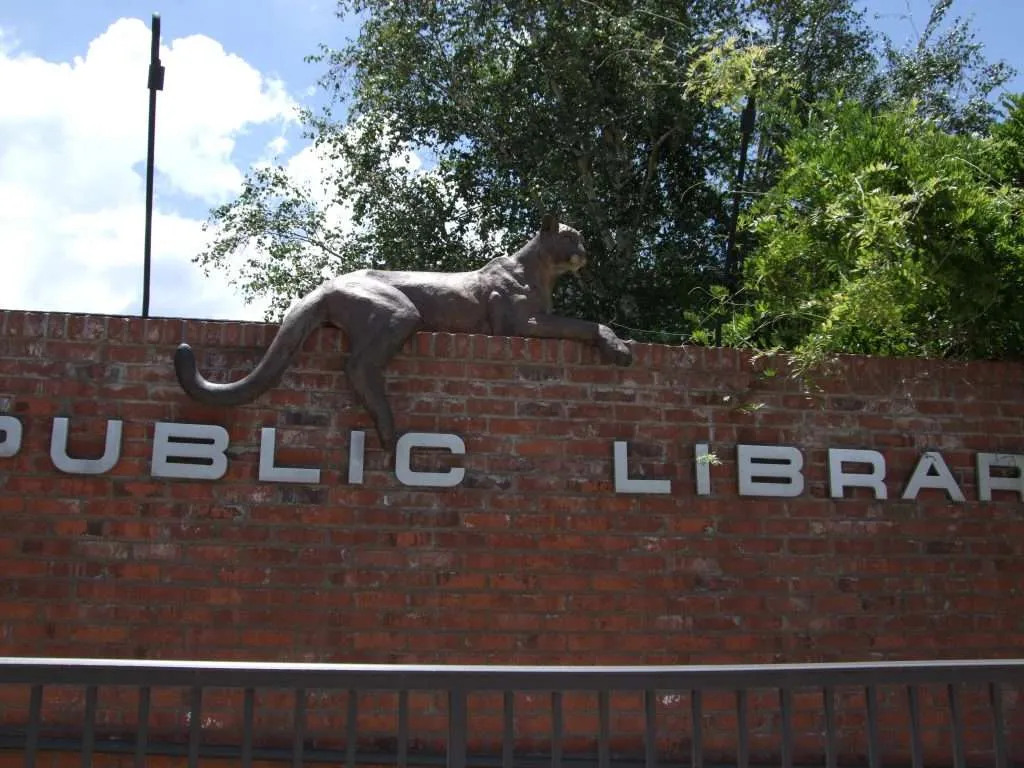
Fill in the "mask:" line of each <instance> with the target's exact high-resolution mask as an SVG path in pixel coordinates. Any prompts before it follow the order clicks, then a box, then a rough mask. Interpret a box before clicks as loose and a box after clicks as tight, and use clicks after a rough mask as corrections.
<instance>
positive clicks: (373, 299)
mask: <svg viewBox="0 0 1024 768" xmlns="http://www.w3.org/2000/svg"><path fill="white" fill-rule="evenodd" d="M352 293H353V294H354V295H350V296H348V297H347V301H346V304H347V306H346V308H345V318H344V323H343V327H344V328H345V331H346V333H347V334H348V337H349V344H350V345H351V349H352V352H351V354H350V355H349V358H348V363H347V364H346V366H345V373H346V375H347V376H348V380H349V383H350V384H351V386H352V389H353V390H354V391H355V393H356V396H357V397H358V398H359V400H360V401H361V402H362V403H363V405H364V406H365V407H366V409H367V410H368V411H369V412H370V416H371V417H372V418H373V422H374V425H375V426H376V428H377V435H378V437H379V438H380V441H381V444H382V446H383V447H384V449H385V450H386V451H387V452H388V453H389V454H393V453H394V449H395V443H396V435H395V420H394V415H393V414H392V411H391V406H390V404H389V403H388V399H387V395H386V392H385V381H384V368H385V367H386V366H387V364H388V362H389V361H390V360H391V358H393V357H394V356H395V355H396V354H398V352H399V351H400V350H401V349H402V346H403V345H404V344H405V342H406V341H407V340H408V338H409V337H410V336H412V334H413V333H415V332H416V329H417V328H419V327H420V325H421V323H422V319H421V318H420V314H419V311H418V310H417V309H416V306H415V305H414V304H413V303H412V302H411V301H410V300H409V299H408V298H407V297H406V296H405V295H404V294H403V293H401V292H400V291H399V290H397V289H396V288H392V287H391V286H388V285H383V284H381V285H374V286H372V287H370V286H360V290H358V291H353V292H352Z"/></svg>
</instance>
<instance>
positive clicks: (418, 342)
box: [0, 308, 1024, 394]
mask: <svg viewBox="0 0 1024 768" xmlns="http://www.w3.org/2000/svg"><path fill="white" fill-rule="evenodd" d="M277 326H278V324H277V323H267V322H261V321H249V320H216V319H203V318H182V317H149V318H142V317H139V316H137V315H113V314H112V315H105V314H92V313H76V312H50V311H33V310H19V309H2V308H0V336H2V337H7V338H12V337H21V338H25V337H30V338H42V339H47V338H52V339H62V340H68V341H95V340H99V339H106V340H108V341H114V342H120V343H129V344H131V343H137V344H166V345H168V347H173V346H176V345H177V344H178V343H180V342H182V341H187V342H188V343H190V344H192V345H193V346H196V347H197V348H198V347H207V348H209V347H236V348H238V347H243V348H244V347H252V348H261V347H265V346H266V345H267V344H269V342H270V340H271V339H272V338H273V334H274V332H275V330H276V328H277ZM337 333H338V331H336V330H334V329H330V328H325V329H323V330H321V331H317V332H315V333H314V334H313V336H314V337H317V336H319V338H316V339H314V340H313V341H312V347H313V349H316V350H322V351H324V352H336V351H338V350H339V342H338V341H335V340H334V339H333V338H331V336H330V335H331V334H337ZM324 338H326V339H327V341H326V343H323V342H322V341H321V340H322V339H324ZM342 343H343V342H342ZM307 348H309V347H307ZM633 353H634V363H633V365H634V366H635V367H644V368H654V369H658V368H675V367H686V368H697V369H701V370H708V369H713V370H718V371H723V372H727V371H735V372H741V371H763V370H765V369H775V370H776V371H777V372H779V373H782V372H785V371H786V369H787V368H788V360H789V357H788V355H785V354H777V355H767V356H760V357H758V356H757V355H756V354H755V353H754V352H752V351H748V350H740V349H734V348H730V347H700V346H687V345H680V346H669V345H663V344H649V343H635V344H633ZM403 354H405V355H412V356H429V357H434V356H436V357H444V358H447V359H459V358H475V359H494V360H504V359H509V358H514V359H517V360H521V361H525V362H530V361H533V362H537V363H544V362H559V363H568V364H573V363H583V364H586V363H588V362H595V363H596V362H598V360H597V356H596V354H594V353H592V352H590V351H589V350H587V349H585V345H581V344H579V343H577V342H571V341H561V340H556V339H523V338H519V337H489V336H473V335H467V334H452V333H420V334H418V336H417V338H416V339H415V340H413V341H410V342H409V343H408V344H407V345H406V347H405V349H404V350H403ZM877 374H884V375H886V376H911V375H914V376H921V375H925V376H928V375H942V376H944V377H949V376H953V377H966V378H970V379H972V380H975V381H977V380H985V381H991V382H1000V383H1020V384H1021V386H1022V394H1024V362H1022V361H987V360H971V361H963V360H949V359H935V358H914V357H906V358H896V357H876V356H870V355H852V354H842V355H837V356H835V365H834V366H833V367H832V370H831V373H828V372H826V373H824V374H822V373H819V374H817V376H818V377H819V378H828V377H829V376H830V375H831V376H834V377H840V378H846V377H850V376H859V375H863V376H873V375H877Z"/></svg>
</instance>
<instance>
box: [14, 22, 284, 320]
mask: <svg viewBox="0 0 1024 768" xmlns="http://www.w3.org/2000/svg"><path fill="white" fill-rule="evenodd" d="M149 43H150V32H149V29H148V28H147V27H146V25H145V24H144V23H143V22H142V21H139V20H137V19H121V20H119V21H117V22H115V23H113V24H112V25H111V26H110V27H109V28H108V29H107V31H106V32H104V33H103V34H102V35H100V36H99V37H97V38H96V39H95V40H93V41H92V42H91V43H90V44H89V47H88V51H87V52H86V54H85V55H84V56H82V57H76V58H75V59H74V60H72V61H70V62H51V61H46V60H44V59H41V58H38V57H34V56H32V55H31V54H30V53H28V52H25V51H20V50H18V49H17V48H16V45H15V38H14V37H13V35H12V34H11V32H10V31H6V32H3V31H0V233H2V235H0V307H4V308H12V309H13V308H22V309H39V310H52V311H77V312H103V313H125V314H132V313H137V312H138V311H139V310H140V308H141V294H142V289H141V284H142V252H143V215H144V208H143V198H144V190H145V181H144V173H145V161H146V109H147V100H148V91H147V90H146V87H145V78H146V75H145V73H146V69H147V67H148V62H149ZM161 59H162V61H163V63H164V65H165V66H166V67H167V74H166V80H165V86H164V87H165V90H164V91H162V92H161V93H160V95H159V98H158V107H157V110H158V122H157V151H156V157H157V171H158V177H157V182H158V183H157V203H156V211H155V215H154V223H153V282H152V301H151V313H152V314H154V315H178V316H191V317H222V318H239V319H241V318H258V317H261V316H262V313H263V305H260V306H245V305H244V304H243V303H242V301H241V299H240V298H239V297H238V296H237V295H236V294H235V292H234V291H233V289H231V288H230V287H229V286H227V285H226V284H225V283H226V280H225V278H224V277H223V276H215V277H213V278H210V279H206V278H205V277H204V276H203V274H202V271H201V270H200V269H199V267H197V266H195V265H193V264H192V263H191V259H192V257H193V256H194V255H195V254H196V253H197V252H198V251H199V250H200V249H201V248H202V247H203V245H204V244H205V241H206V237H205V235H204V233H202V232H201V230H200V227H201V224H202V218H205V211H206V209H207V208H208V207H209V206H210V205H211V204H216V203H218V202H221V201H223V200H226V199H229V198H230V197H231V196H232V195H234V194H235V193H236V192H237V191H238V190H239V188H240V185H241V181H242V175H243V171H242V169H240V168H238V167H237V166H236V165H235V164H234V162H233V161H232V152H233V151H234V149H235V145H236V142H237V141H239V139H240V138H243V137H244V136H245V134H246V132H247V130H249V129H250V128H252V127H254V126H261V125H262V126H270V127H272V128H274V127H278V128H280V130H281V131H283V130H284V128H285V127H286V126H287V125H288V124H289V123H290V122H291V121H293V120H294V119H295V113H294V107H295V104H294V102H293V100H292V99H291V98H290V97H289V95H288V94H287V92H286V90H285V87H284V85H283V84H282V83H281V82H279V81H274V80H269V79H267V78H265V77H263V76H262V75H261V74H260V73H259V72H258V71H257V70H255V69H254V68H253V67H251V66H250V65H249V64H247V63H246V62H245V61H244V60H242V59H241V58H239V57H237V56H234V55H232V54H229V53H227V52H225V51H224V49H223V48H222V47H221V45H220V44H219V43H217V42H216V41H215V40H212V39H210V38H208V37H204V36H201V35H194V36H191V37H186V38H180V39H177V40H173V41H171V42H170V44H169V45H167V46H164V47H162V48H161ZM271 144H272V146H274V147H276V148H280V149H281V150H283V149H284V147H285V146H286V144H285V143H284V141H283V139H282V140H280V141H278V140H273V141H272V142H271ZM167 193H171V195H170V198H171V200H173V202H174V203H175V205H172V204H171V203H170V202H168V200H167V197H166V196H167ZM161 195H164V196H165V197H164V199H163V200H162V199H161ZM181 205H186V206H187V208H188V210H187V211H183V210H182V208H181ZM197 217H202V218H197Z"/></svg>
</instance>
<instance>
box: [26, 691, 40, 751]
mask: <svg viewBox="0 0 1024 768" xmlns="http://www.w3.org/2000/svg"><path fill="white" fill-rule="evenodd" d="M42 710H43V686H41V685H33V686H32V688H31V690H30V691H29V696H28V732H27V733H26V734H25V768H35V764H36V751H37V750H38V748H39V721H40V719H41V717H42Z"/></svg>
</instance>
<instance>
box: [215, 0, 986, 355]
mask: <svg viewBox="0 0 1024 768" xmlns="http://www.w3.org/2000/svg"><path fill="white" fill-rule="evenodd" d="M942 2H944V0H940V4H941V3H942ZM339 14H340V15H349V14H358V15H359V17H360V18H361V19H362V20H363V22H362V26H361V29H360V33H359V36H358V38H357V39H356V40H354V41H353V42H352V43H351V44H349V45H347V46H345V47H343V48H341V49H340V50H329V49H326V48H324V49H323V50H322V51H321V52H320V54H319V55H318V56H317V57H314V59H315V60H316V61H318V62H320V63H321V64H323V65H325V66H326V72H325V74H324V76H323V78H322V83H321V84H322V86H323V88H324V89H325V90H326V91H328V92H329V93H331V94H333V95H334V96H336V97H337V101H338V103H339V104H340V106H341V112H340V115H338V116H336V115H335V114H334V112H333V111H332V110H326V111H324V112H323V113H317V114H313V113H308V112H307V113H306V114H305V115H304V120H305V123H306V127H307V129H308V132H309V136H310V138H311V139H312V140H313V142H314V144H315V146H316V148H317V151H318V153H319V156H320V157H321V158H323V161H324V166H325V168H327V169H329V173H328V175H327V178H326V179H325V184H324V187H323V189H319V188H317V189H308V188H303V187H301V186H299V185H297V184H296V182H295V180H294V179H293V178H291V177H290V176H289V174H288V173H287V172H286V171H285V169H283V168H280V167H272V168H261V169H257V170H255V171H254V172H253V173H252V174H250V176H249V177H248V179H247V180H246V186H245V188H244V190H243V192H242V194H241V195H240V196H239V197H238V198H237V199H236V200H233V201H231V202H230V203H228V204H226V205H224V206H221V207H220V208H218V209H216V210H215V211H214V212H213V214H212V217H211V222H210V224H211V230H210V231H211V235H212V239H211V243H210V246H209V248H208V249H207V250H206V251H205V252H204V253H202V254H200V256H199V257H198V259H197V260H198V261H199V263H201V264H202V265H204V266H205V267H207V268H208V269H227V268H229V265H230V264H231V263H232V261H233V258H234V257H236V256H237V255H239V254H242V255H243V257H244V262H243V266H242V267H241V269H240V270H239V271H238V273H237V275H236V280H237V283H238V285H239V286H240V287H241V288H242V290H243V293H244V294H245V295H247V296H249V297H255V296H262V295H270V296H271V297H273V305H272V313H273V314H279V313H280V311H281V310H283V309H284V308H285V307H286V306H287V305H288V303H289V302H290V300H291V299H292V298H293V297H294V296H296V295H299V294H302V293H305V292H306V291H308V290H310V289H311V288H312V287H313V286H314V285H315V284H316V283H317V282H319V281H320V280H321V279H323V278H324V277H326V276H328V275H333V274H337V273H341V272H346V271H350V270H352V269H357V268H359V267H363V266H374V267H384V268H393V269H441V270H458V269H470V268H474V267H476V266H479V265H480V264H482V263H483V262H485V261H486V260H487V259H489V258H491V257H492V256H493V255H494V253H495V251H507V250H510V249H512V248H514V247H516V246H517V245H518V244H519V243H520V242H521V241H522V239H523V238H525V237H526V236H528V235H529V234H531V232H532V230H534V229H535V227H536V226H537V222H538V221H539V219H540V216H541V214H542V213H543V212H546V211H554V212H556V213H558V214H559V215H560V216H561V217H562V218H563V220H565V221H568V222H571V223H573V224H574V225H576V226H577V227H579V228H580V229H581V230H582V231H583V233H584V235H585V236H586V238H587V240H588V245H589V251H590V254H591V261H590V265H589V266H588V268H587V269H586V270H585V271H584V273H583V275H582V276H581V279H580V280H578V281H563V283H562V284H561V285H560V286H559V293H558V295H557V296H556V302H557V303H558V305H559V307H560V309H561V310H562V311H567V312H570V313H573V314H578V315H580V316H584V317H588V318H590V319H594V320H600V321H603V322H609V323H611V324H613V325H615V326H617V329H618V330H619V332H620V333H623V334H624V335H632V336H633V337H634V338H645V339H652V340H657V341H665V340H671V341H678V340H679V339H680V338H681V337H683V338H686V337H692V338H697V339H698V340H699V339H701V338H709V336H708V335H707V334H703V335H702V334H701V330H700V329H701V328H708V327H713V325H714V324H715V323H716V322H719V321H718V320H716V318H715V316H714V313H715V312H716V311H719V316H722V314H724V313H727V312H732V311H733V309H734V307H735V302H734V294H733V289H735V288H736V287H737V286H736V283H735V279H736V278H737V277H738V276H739V275H740V274H741V265H742V257H743V255H744V253H746V252H748V251H749V250H750V249H751V248H753V247H755V246H756V245H757V243H758V237H761V236H763V234H764V233H763V232H754V233H753V234H754V235H756V236H755V237H752V236H751V233H749V232H748V233H744V232H740V233H739V235H738V236H737V237H735V238H734V237H732V232H731V224H732V223H733V222H734V221H735V216H736V215H737V214H739V213H743V212H744V211H746V210H747V208H748V207H749V206H750V205H751V204H752V203H753V202H754V201H756V200H758V199H759V198H760V197H761V196H763V195H765V194H771V193H772V190H773V189H774V188H775V186H776V184H777V183H778V181H779V180H780V178H782V177H783V176H784V174H786V173H787V172H788V171H789V170H790V166H791V165H792V164H793V163H795V162H798V161H799V156H798V155H794V154H793V153H792V152H790V151H789V147H790V142H791V140H792V137H794V136H796V135H801V134H802V132H805V131H806V130H807V128H808V126H810V125H813V124H816V121H819V119H820V117H821V109H822V107H821V105H822V104H824V105H825V107H824V108H825V109H827V108H828V106H827V105H828V100H829V98H830V96H831V95H832V94H834V93H835V92H836V91H840V90H842V91H845V92H847V93H849V94H853V95H854V96H856V97H857V98H864V99H867V101H868V103H869V104H870V105H871V108H872V109H875V110H881V109H884V108H887V106H888V105H889V104H890V103H891V102H894V101H897V102H898V101H899V100H902V99H903V98H904V95H905V94H904V90H906V89H904V90H899V89H896V88H889V89H888V90H886V88H883V87H882V85H880V83H884V82H885V80H884V78H883V77H881V75H880V72H882V71H883V70H884V67H885V66H889V69H890V70H893V71H895V69H894V67H896V65H885V64H884V62H882V61H880V59H879V58H878V57H877V56H876V54H875V53H873V51H874V49H875V48H876V47H877V43H878V41H877V40H876V39H875V37H874V35H873V34H872V33H871V32H870V30H869V29H868V27H867V26H866V24H865V22H864V17H863V13H861V12H859V11H857V10H856V4H855V2H854V0H741V2H736V0H695V2H688V3H678V2H676V1H675V0H637V1H635V2H634V1H631V2H626V1H625V0H565V2H562V1H561V0H559V1H557V2H556V0H539V1H536V0H531V2H525V0H509V2H503V3H494V2H491V1H490V0H461V1H460V2H456V1H455V0H399V1H398V2H396V1H395V0H341V2H339ZM942 39H945V38H942ZM929 40H932V41H933V38H929ZM931 45H932V43H931V42H929V43H928V44H926V45H924V47H923V48H921V50H922V51H924V52H925V53H927V52H928V51H930V50H931V47H930V46H931ZM965 45H966V42H965V41H964V40H963V39H960V38H957V39H956V40H954V41H953V43H951V44H950V45H948V46H946V47H945V48H944V49H943V50H944V52H945V53H944V54H943V55H944V56H945V58H944V59H942V61H944V62H946V63H947V64H949V66H953V67H954V68H953V69H949V68H948V67H946V68H944V67H945V65H943V66H938V65H936V66H931V65H930V64H929V66H928V67H925V66H923V65H922V66H918V65H917V63H915V62H918V61H919V60H923V59H922V57H924V54H921V55H920V56H918V58H917V59H913V61H910V60H909V59H908V61H910V63H905V64H901V65H900V66H901V67H902V69H900V71H901V72H904V73H911V72H915V73H918V74H915V75H914V77H910V75H907V76H906V77H905V78H904V79H905V80H906V81H907V82H913V83H917V84H918V86H917V87H920V88H922V89H925V90H927V92H928V94H929V101H928V103H929V104H931V105H933V107H929V109H931V110H932V112H936V113H942V110H943V109H946V110H947V111H949V110H952V111H955V110H957V109H960V106H961V105H962V104H963V103H964V95H965V94H967V95H970V96H971V98H973V95H977V94H979V93H981V91H979V88H980V87H981V86H979V85H978V82H977V81H976V80H971V79H970V78H969V77H968V75H970V73H973V72H976V71H977V67H976V66H975V65H976V64H977V61H974V60H972V62H973V63H972V62H968V64H969V66H963V67H960V68H959V69H956V68H955V66H954V65H957V64H958V61H959V60H957V58H956V57H957V55H960V54H962V55H963V56H967V55H968V53H970V52H971V51H974V49H968V48H965V47H964V46H965ZM957 46H960V47H957ZM957 51H960V54H957ZM975 53H978V52H975ZM971 55H973V54H971ZM978 55H980V53H979V54H978ZM925 58H926V57H925ZM940 58H941V57H940ZM929 61H931V59H929ZM958 78H959V79H958ZM965 78H967V79H966V80H965ZM988 82H991V79H989V80H985V81H984V83H988ZM886 87H888V86H886ZM908 88H909V86H908ZM957 89H959V90H957ZM911 90H912V89H911ZM988 93H989V92H988V91H985V92H984V93H983V94H982V96H987V95H988ZM950 94H952V95H950ZM944 95H950V98H949V99H947V100H946V101H942V98H940V97H943V96H944ZM982 100H984V99H982ZM943 105H945V106H943ZM335 106H338V105H335ZM744 110H746V113H747V114H748V115H749V116H750V117H753V118H754V119H753V120H748V121H747V122H748V127H750V128H751V130H749V131H747V132H743V131H741V123H742V121H741V113H743V112H744ZM958 119H959V118H958ZM979 119H980V118H979ZM954 122H955V121H954ZM961 122H963V121H961ZM964 124H966V123H964ZM943 127H944V128H946V129H947V130H948V127H947V126H943ZM741 147H743V148H745V149H746V152H745V153H744V152H741ZM410 152H415V154H416V155H418V156H419V157H421V158H424V159H425V161H426V164H425V166H424V167H416V165H415V164H409V163H406V162H403V161H402V158H403V157H404V156H405V155H406V154H407V153H410ZM741 161H742V162H741ZM741 168H742V169H743V170H744V172H745V173H744V174H741V173H740V169H741ZM741 176H742V178H741ZM729 244H733V247H731V248H730V247H729ZM252 246H256V247H255V248H253V247H252ZM722 286H729V289H725V288H723V287H722ZM750 317H751V316H750V315H749V314H748V313H742V314H740V315H738V316H737V318H736V322H750ZM642 329H648V331H644V330H642ZM661 331H667V332H666V333H662V332H661ZM693 333H696V336H695V337H693V336H691V334H693Z"/></svg>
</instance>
